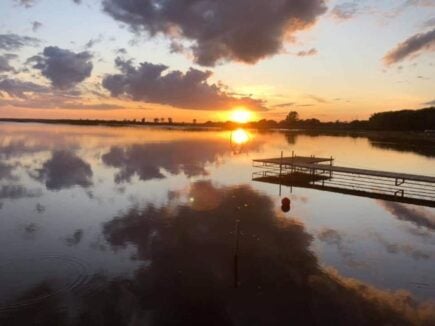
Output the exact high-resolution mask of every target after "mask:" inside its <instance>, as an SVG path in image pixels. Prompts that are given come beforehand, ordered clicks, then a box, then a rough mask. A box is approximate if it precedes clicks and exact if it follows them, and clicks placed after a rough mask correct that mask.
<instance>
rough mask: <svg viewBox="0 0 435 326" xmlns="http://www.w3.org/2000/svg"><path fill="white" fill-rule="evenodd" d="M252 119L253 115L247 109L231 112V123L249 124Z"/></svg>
mask: <svg viewBox="0 0 435 326" xmlns="http://www.w3.org/2000/svg"><path fill="white" fill-rule="evenodd" d="M251 118H252V113H251V112H249V111H247V110H245V109H236V110H234V111H233V112H231V115H230V119H231V121H234V122H237V123H246V122H249V121H250V120H251Z"/></svg>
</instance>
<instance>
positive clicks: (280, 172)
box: [279, 151, 284, 197]
mask: <svg viewBox="0 0 435 326" xmlns="http://www.w3.org/2000/svg"><path fill="white" fill-rule="evenodd" d="M283 156H284V151H281V159H280V160H279V196H280V197H281V183H282V182H281V181H282V180H281V174H282V158H283Z"/></svg>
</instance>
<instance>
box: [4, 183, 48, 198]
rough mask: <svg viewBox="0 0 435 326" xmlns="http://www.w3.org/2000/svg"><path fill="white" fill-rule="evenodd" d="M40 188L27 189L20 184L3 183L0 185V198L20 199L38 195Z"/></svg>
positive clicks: (39, 194)
mask: <svg viewBox="0 0 435 326" xmlns="http://www.w3.org/2000/svg"><path fill="white" fill-rule="evenodd" d="M41 194H42V192H41V190H39V189H38V190H29V189H27V188H25V187H23V186H21V185H3V186H1V187H0V199H21V198H33V197H40V196H41Z"/></svg>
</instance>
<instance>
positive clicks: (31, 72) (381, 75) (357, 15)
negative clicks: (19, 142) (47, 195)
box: [0, 0, 435, 121]
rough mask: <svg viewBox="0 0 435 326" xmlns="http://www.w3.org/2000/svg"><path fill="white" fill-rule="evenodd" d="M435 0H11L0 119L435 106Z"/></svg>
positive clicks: (210, 116) (323, 116) (262, 114)
mask: <svg viewBox="0 0 435 326" xmlns="http://www.w3.org/2000/svg"><path fill="white" fill-rule="evenodd" d="M434 50H435V0H360V1H333V0H330V1H322V0H220V1H218V0H128V1H127V0H1V1H0V117H21V118H83V119H86V118H101V119H124V118H127V119H133V118H136V119H138V118H142V117H144V118H146V119H147V120H152V119H153V118H165V119H166V118H168V117H172V118H173V119H174V120H175V121H177V120H178V121H181V120H183V121H191V120H192V119H194V118H196V119H197V120H198V121H206V120H227V119H228V118H229V117H230V114H231V111H232V110H234V109H236V108H245V109H248V110H250V111H253V112H254V114H253V118H254V119H260V118H266V119H282V118H284V117H285V115H286V114H287V112H288V111H290V110H295V111H298V112H299V113H300V116H301V117H302V118H309V117H316V118H318V119H320V120H323V121H325V120H337V119H340V120H353V119H365V118H368V117H369V116H370V114H372V113H374V112H377V111H385V110H398V109H418V108H422V107H425V106H430V105H435V77H434V76H435V55H434V54H435V51H434Z"/></svg>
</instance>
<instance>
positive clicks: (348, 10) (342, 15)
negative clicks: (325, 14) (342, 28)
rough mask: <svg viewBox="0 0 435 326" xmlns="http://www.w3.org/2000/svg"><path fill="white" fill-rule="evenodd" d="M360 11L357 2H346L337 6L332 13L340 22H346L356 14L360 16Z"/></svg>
mask: <svg viewBox="0 0 435 326" xmlns="http://www.w3.org/2000/svg"><path fill="white" fill-rule="evenodd" d="M359 10H360V7H359V5H358V3H356V2H344V3H341V4H338V5H336V6H335V7H334V8H333V9H332V11H331V14H332V15H333V17H335V18H337V19H340V20H346V19H351V18H353V17H354V16H355V15H356V14H358V12H359Z"/></svg>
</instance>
